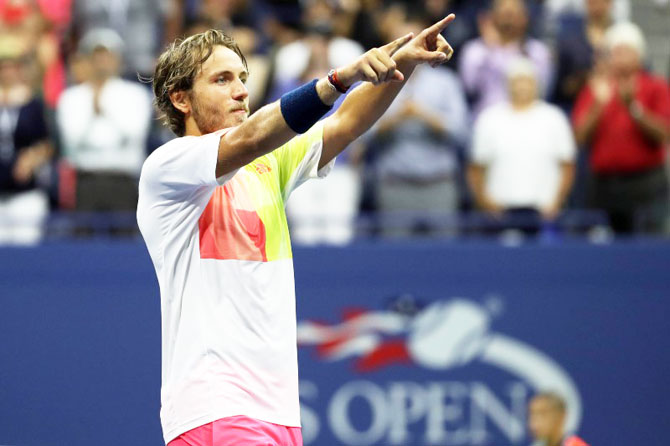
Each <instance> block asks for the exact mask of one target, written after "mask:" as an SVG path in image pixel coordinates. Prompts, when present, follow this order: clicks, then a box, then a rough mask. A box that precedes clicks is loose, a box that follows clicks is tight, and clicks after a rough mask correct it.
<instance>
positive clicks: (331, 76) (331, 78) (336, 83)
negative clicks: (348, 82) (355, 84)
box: [328, 70, 351, 93]
mask: <svg viewBox="0 0 670 446" xmlns="http://www.w3.org/2000/svg"><path fill="white" fill-rule="evenodd" d="M328 82H330V84H331V85H332V86H333V87H335V89H336V90H337V91H339V92H340V93H346V92H347V91H349V88H350V87H351V86H349V87H345V86H344V85H342V82H341V81H340V79H339V78H338V77H337V70H330V71H329V72H328Z"/></svg>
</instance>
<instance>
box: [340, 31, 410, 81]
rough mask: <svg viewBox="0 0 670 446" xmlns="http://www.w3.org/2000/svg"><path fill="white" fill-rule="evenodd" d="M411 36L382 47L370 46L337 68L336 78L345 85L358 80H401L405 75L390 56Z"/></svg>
mask: <svg viewBox="0 0 670 446" xmlns="http://www.w3.org/2000/svg"><path fill="white" fill-rule="evenodd" d="M413 37H414V35H413V34H412V33H410V34H407V35H405V36H402V37H400V38H399V39H396V40H394V41H393V42H391V43H388V44H386V45H384V46H382V47H379V48H372V49H371V50H370V51H368V52H366V53H365V54H363V55H362V56H360V57H359V58H358V59H356V60H355V61H354V62H353V63H351V64H349V65H347V66H345V67H343V68H340V69H339V70H337V76H338V78H339V79H340V81H341V82H342V83H343V84H344V85H345V86H346V87H348V86H350V85H352V84H354V83H356V82H358V81H364V82H372V83H373V84H375V85H377V84H380V83H382V82H389V81H396V82H402V81H403V80H405V77H404V76H403V74H402V73H401V72H400V71H398V70H397V65H396V62H395V61H394V60H393V59H392V56H393V55H394V54H395V53H396V52H397V51H398V50H399V49H400V48H402V47H403V46H404V45H405V44H406V43H407V42H409V41H410V40H412V38H413Z"/></svg>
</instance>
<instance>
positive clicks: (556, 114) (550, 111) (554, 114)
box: [535, 101, 567, 120]
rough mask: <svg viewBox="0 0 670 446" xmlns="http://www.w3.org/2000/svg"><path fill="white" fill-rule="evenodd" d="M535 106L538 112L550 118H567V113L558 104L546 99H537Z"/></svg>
mask: <svg viewBox="0 0 670 446" xmlns="http://www.w3.org/2000/svg"><path fill="white" fill-rule="evenodd" d="M535 108H536V110H537V111H538V112H539V113H542V114H543V115H545V116H548V117H550V118H552V119H560V120H564V119H567V115H566V114H565V112H564V111H563V110H562V109H561V108H560V107H559V106H557V105H554V104H551V103H549V102H547V101H537V104H536V105H535Z"/></svg>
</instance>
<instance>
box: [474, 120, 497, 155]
mask: <svg viewBox="0 0 670 446" xmlns="http://www.w3.org/2000/svg"><path fill="white" fill-rule="evenodd" d="M491 113H492V110H491V109H489V110H485V111H484V112H482V113H481V114H480V115H479V117H478V118H477V120H476V121H475V126H474V130H473V134H472V146H471V149H470V162H471V163H472V164H479V165H486V164H489V163H490V162H491V161H492V158H493V149H494V147H493V144H494V141H493V138H494V137H495V132H494V131H493V130H492V128H491Z"/></svg>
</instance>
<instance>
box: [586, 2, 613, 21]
mask: <svg viewBox="0 0 670 446" xmlns="http://www.w3.org/2000/svg"><path fill="white" fill-rule="evenodd" d="M611 10H612V0H586V14H587V16H588V17H589V19H591V20H596V21H602V20H609V18H610V15H611Z"/></svg>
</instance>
